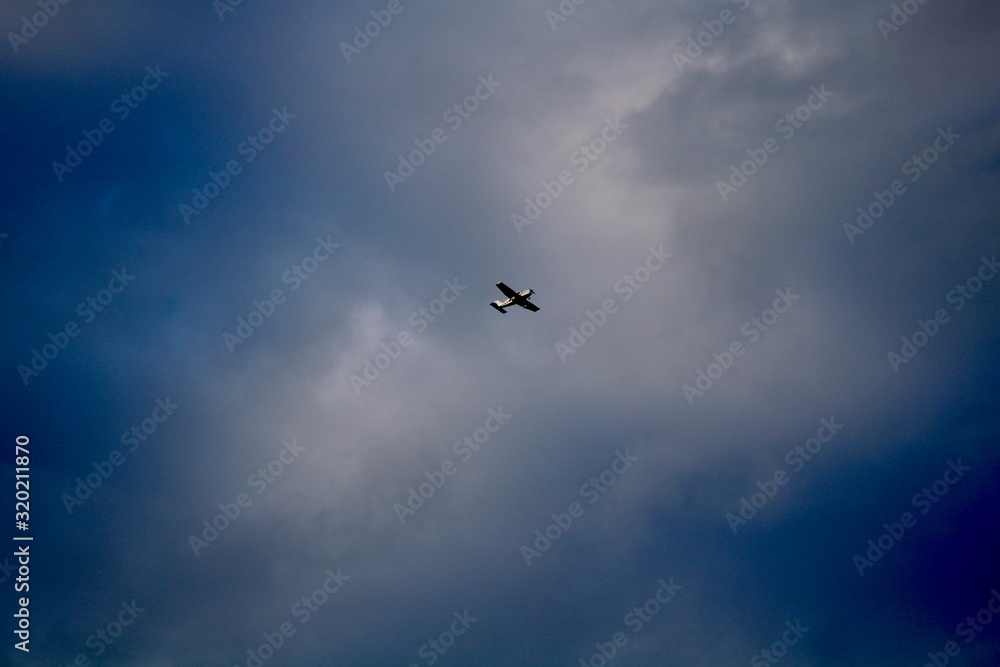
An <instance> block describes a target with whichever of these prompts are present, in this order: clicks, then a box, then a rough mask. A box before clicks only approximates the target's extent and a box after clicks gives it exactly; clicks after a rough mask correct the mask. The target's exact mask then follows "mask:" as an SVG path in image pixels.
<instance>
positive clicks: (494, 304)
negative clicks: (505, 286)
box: [490, 301, 507, 314]
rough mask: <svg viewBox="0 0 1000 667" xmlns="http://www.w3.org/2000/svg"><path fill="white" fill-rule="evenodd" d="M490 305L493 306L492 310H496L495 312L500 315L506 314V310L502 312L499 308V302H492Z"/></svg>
mask: <svg viewBox="0 0 1000 667" xmlns="http://www.w3.org/2000/svg"><path fill="white" fill-rule="evenodd" d="M490 305H491V306H493V307H494V308H496V309H497V310H499V311H500V312H501V313H504V314H506V313H507V311H506V310H504V309H503V308H501V307H500V302H499V301H493V302H491V303H490Z"/></svg>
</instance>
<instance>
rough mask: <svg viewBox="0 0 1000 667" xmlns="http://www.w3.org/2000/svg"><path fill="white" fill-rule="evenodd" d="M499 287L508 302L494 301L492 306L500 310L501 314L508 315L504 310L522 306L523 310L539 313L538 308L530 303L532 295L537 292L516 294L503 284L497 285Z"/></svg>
mask: <svg viewBox="0 0 1000 667" xmlns="http://www.w3.org/2000/svg"><path fill="white" fill-rule="evenodd" d="M497 287H499V288H500V291H501V292H503V293H504V296H506V297H507V300H506V301H494V302H493V303H491V304H490V305H491V306H493V307H494V308H496V309H497V310H499V311H500V312H501V313H506V312H507V311H506V310H504V308H510V307H511V306H521V308H527V309H528V310H530V311H532V312H537V311H538V306H536V305H535V304H533V303H531V302H530V301H528V299H530V298H531V295H532V294H534V293H535V290H530V289H526V290H524V291H523V292H515V291H514V290H512V289H511V288H509V287H507V286H506V285H504V284H503V283H502V282H499V283H497Z"/></svg>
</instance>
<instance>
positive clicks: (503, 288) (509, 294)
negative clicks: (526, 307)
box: [497, 282, 517, 299]
mask: <svg viewBox="0 0 1000 667" xmlns="http://www.w3.org/2000/svg"><path fill="white" fill-rule="evenodd" d="M497 287H499V288H500V291H501V292H503V293H504V296H506V297H507V298H508V299H509V298H510V297H512V296H515V295H516V294H517V292H515V291H514V290H512V289H511V288H509V287H507V286H506V285H504V284H503V283H502V282H499V283H497Z"/></svg>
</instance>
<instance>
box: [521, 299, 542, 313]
mask: <svg viewBox="0 0 1000 667" xmlns="http://www.w3.org/2000/svg"><path fill="white" fill-rule="evenodd" d="M517 305H519V306H521V308H527V309H528V310H530V311H531V312H533V313H537V312H538V306H536V305H535V304H533V303H531V302H530V301H525V302H523V303H519V304H517Z"/></svg>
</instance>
